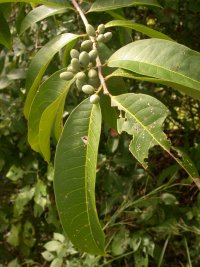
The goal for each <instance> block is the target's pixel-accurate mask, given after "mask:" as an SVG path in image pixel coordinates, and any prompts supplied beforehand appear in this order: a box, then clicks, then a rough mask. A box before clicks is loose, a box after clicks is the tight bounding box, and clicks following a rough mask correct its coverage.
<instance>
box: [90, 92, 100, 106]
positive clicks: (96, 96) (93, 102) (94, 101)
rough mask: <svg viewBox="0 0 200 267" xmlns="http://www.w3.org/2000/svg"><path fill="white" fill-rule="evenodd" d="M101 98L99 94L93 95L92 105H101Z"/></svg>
mask: <svg viewBox="0 0 200 267" xmlns="http://www.w3.org/2000/svg"><path fill="white" fill-rule="evenodd" d="M99 100H100V97H99V96H98V95H97V94H94V95H91V97H90V103H91V104H97V103H99Z"/></svg>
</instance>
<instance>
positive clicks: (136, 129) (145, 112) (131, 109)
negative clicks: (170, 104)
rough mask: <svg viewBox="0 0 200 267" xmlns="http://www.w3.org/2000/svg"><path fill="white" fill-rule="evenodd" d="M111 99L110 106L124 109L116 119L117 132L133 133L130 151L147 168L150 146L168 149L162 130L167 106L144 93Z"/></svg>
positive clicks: (168, 145) (167, 142) (168, 143)
mask: <svg viewBox="0 0 200 267" xmlns="http://www.w3.org/2000/svg"><path fill="white" fill-rule="evenodd" d="M111 99H112V106H117V107H118V109H119V110H122V111H125V116H124V117H123V116H121V117H119V119H118V131H119V133H121V132H123V131H126V132H127V133H128V134H130V135H133V140H132V141H131V144H130V147H129V148H130V151H131V153H132V154H133V155H134V157H135V158H136V159H137V160H138V161H139V162H140V163H141V164H142V165H143V167H144V168H147V163H146V162H145V159H147V158H148V151H149V149H150V148H151V147H153V146H155V145H160V146H161V147H163V149H164V150H169V149H170V142H169V141H168V140H167V137H166V135H165V134H164V132H163V130H162V125H163V122H164V120H165V118H166V117H167V115H168V114H169V112H168V110H167V108H166V107H165V106H164V105H163V104H162V103H161V102H160V101H158V100H157V99H155V98H153V97H151V96H148V95H144V94H133V93H131V94H123V95H119V96H113V97H112V98H111Z"/></svg>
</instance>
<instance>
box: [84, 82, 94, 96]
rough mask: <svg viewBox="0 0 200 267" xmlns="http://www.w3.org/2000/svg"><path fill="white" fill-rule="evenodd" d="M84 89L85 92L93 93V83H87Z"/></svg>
mask: <svg viewBox="0 0 200 267" xmlns="http://www.w3.org/2000/svg"><path fill="white" fill-rule="evenodd" d="M82 91H83V92H84V93H85V94H88V95H91V94H93V93H94V87H93V86H92V85H89V84H86V85H83V87H82Z"/></svg>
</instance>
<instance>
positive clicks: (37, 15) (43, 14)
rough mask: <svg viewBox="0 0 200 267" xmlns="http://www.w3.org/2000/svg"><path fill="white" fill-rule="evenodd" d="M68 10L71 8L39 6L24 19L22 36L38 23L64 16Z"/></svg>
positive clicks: (21, 30)
mask: <svg viewBox="0 0 200 267" xmlns="http://www.w3.org/2000/svg"><path fill="white" fill-rule="evenodd" d="M66 8H72V7H71V6H69V7H53V6H52V7H50V6H39V7H36V8H34V9H33V10H32V11H31V12H29V13H28V15H27V16H26V17H25V18H24V20H23V21H22V24H21V28H20V34H22V33H23V32H25V31H26V30H27V29H28V28H30V27H32V26H33V25H34V24H35V23H36V22H38V21H40V20H43V19H45V18H47V17H50V16H53V15H56V14H62V13H64V12H66Z"/></svg>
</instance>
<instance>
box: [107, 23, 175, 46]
mask: <svg viewBox="0 0 200 267" xmlns="http://www.w3.org/2000/svg"><path fill="white" fill-rule="evenodd" d="M105 27H106V28H110V27H124V28H129V29H133V30H135V31H138V32H141V33H143V34H145V35H147V36H149V37H152V38H160V39H166V40H171V41H172V39H171V38H170V37H169V36H167V35H166V34H164V33H162V32H158V31H156V30H153V29H151V28H149V27H147V26H145V25H142V24H138V23H135V22H132V21H130V20H112V21H109V22H108V23H106V24H105Z"/></svg>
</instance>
